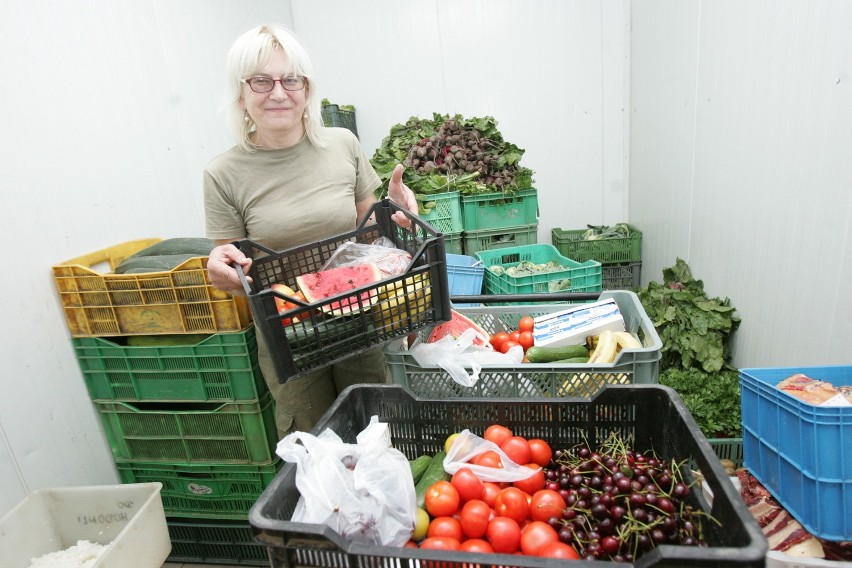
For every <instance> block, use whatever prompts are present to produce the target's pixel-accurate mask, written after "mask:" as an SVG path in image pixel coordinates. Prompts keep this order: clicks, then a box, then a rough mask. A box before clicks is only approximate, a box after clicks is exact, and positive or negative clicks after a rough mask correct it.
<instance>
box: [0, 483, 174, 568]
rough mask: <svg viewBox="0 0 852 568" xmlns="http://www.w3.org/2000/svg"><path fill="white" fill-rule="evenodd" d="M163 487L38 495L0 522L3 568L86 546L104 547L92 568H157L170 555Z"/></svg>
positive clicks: (49, 491) (59, 490) (74, 489)
mask: <svg viewBox="0 0 852 568" xmlns="http://www.w3.org/2000/svg"><path fill="white" fill-rule="evenodd" d="M162 487H163V484H162V483H129V484H123V485H92V486H81V487H57V488H51V489H39V490H36V491H33V492H31V493H30V494H28V495H27V496H26V497H25V498H24V499H23V500H22V501H21V502H20V503H18V504H17V505H16V506H15V507H14V508H13V509H12V510H11V511H9V512H8V513H7V514H6V515H5V516H4V517H3V518H2V519H0V559H2V565H3V567H4V568H27V567H28V566H29V565H30V561H31V560H32V559H33V558H38V557H40V556H44V555H45V554H48V553H51V552H58V551H61V550H65V549H67V548H69V547H71V546H74V545H76V544H77V542H78V541H81V540H85V541H89V542H93V543H97V544H102V545H106V549H104V551H103V553H102V554H101V555H100V556H99V558H98V560H97V561H96V562H95V563H94V564H93V568H129V567H130V566H132V567H134V568H160V567H161V566H162V565H163V563H164V562H165V561H166V558H167V557H168V555H169V553H170V552H171V549H172V544H171V539H170V537H169V530H168V526H167V524H166V515H165V512H164V511H163V502H162V499H161V498H160V490H161V489H162Z"/></svg>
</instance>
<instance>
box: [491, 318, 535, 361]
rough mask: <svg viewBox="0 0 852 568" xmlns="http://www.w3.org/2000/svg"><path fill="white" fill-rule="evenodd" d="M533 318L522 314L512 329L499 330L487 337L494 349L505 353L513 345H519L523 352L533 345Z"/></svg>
mask: <svg viewBox="0 0 852 568" xmlns="http://www.w3.org/2000/svg"><path fill="white" fill-rule="evenodd" d="M533 323H534V322H533V318H532V316H522V317H521V318H520V319H519V320H518V326H517V327H516V328H515V329H513V330H512V331H499V332H497V333H495V334H494V335H492V336H491V337H490V338H489V342H490V343H491V346H492V347H493V348H494V351H499V352H500V353H507V352H508V351H509V349H511V348H512V347H514V346H515V345H520V346H521V347H522V348H523V350H524V353H526V351H527V349H529V348H530V347H532V346H533Z"/></svg>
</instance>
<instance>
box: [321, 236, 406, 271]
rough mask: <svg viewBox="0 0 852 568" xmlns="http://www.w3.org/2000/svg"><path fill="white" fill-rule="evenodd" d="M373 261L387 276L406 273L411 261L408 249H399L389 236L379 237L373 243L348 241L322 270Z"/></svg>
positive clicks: (336, 251) (335, 252) (326, 262)
mask: <svg viewBox="0 0 852 568" xmlns="http://www.w3.org/2000/svg"><path fill="white" fill-rule="evenodd" d="M365 262H372V263H373V264H375V265H376V266H378V267H379V270H381V271H382V274H383V275H384V277H385V278H389V277H391V276H399V275H400V274H405V271H406V270H407V269H408V265H409V264H410V263H411V255H410V254H409V253H408V251H404V250H402V249H398V248H396V247H395V246H394V244H393V241H391V240H390V239H389V238H387V237H379V238H378V239H376V240H375V241H373V243H372V244H367V243H356V242H352V241H346V242H345V243H343V244H342V245H340V246H339V247H337V250H335V251H334V253H333V254H332V255H331V256H330V257H329V259H328V260H327V261H325V264H324V265H323V267H322V270H328V269H329V268H337V267H340V266H352V265H355V264H364V263H365Z"/></svg>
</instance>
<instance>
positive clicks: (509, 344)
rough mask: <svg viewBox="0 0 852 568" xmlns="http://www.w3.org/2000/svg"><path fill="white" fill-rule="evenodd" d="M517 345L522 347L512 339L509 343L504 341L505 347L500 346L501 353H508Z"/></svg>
mask: <svg viewBox="0 0 852 568" xmlns="http://www.w3.org/2000/svg"><path fill="white" fill-rule="evenodd" d="M515 345H520V343H518V342H517V341H515V340H513V339H510V340H508V341H504V342H503V345H501V346H500V353H508V352H509V349H511V348H512V347H514V346H515Z"/></svg>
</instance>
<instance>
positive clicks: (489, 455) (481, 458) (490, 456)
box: [473, 450, 503, 469]
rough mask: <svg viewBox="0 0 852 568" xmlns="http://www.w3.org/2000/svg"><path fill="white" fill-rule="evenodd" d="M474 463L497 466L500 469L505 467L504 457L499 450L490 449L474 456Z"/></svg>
mask: <svg viewBox="0 0 852 568" xmlns="http://www.w3.org/2000/svg"><path fill="white" fill-rule="evenodd" d="M473 463H474V464H476V465H481V466H483V467H496V468H498V469H500V468H502V467H503V458H501V457H500V454H498V453H497V452H495V451H492V450H488V451H486V452H482V453H481V454H479V455H478V456H476V457H475V458H473Z"/></svg>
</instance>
